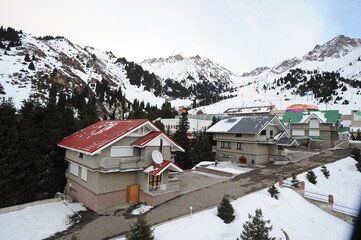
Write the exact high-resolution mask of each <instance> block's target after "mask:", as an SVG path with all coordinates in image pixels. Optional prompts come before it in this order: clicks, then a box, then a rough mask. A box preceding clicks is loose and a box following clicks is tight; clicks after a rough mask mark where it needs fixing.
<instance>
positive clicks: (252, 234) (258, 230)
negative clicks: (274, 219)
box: [237, 209, 276, 240]
mask: <svg viewBox="0 0 361 240" xmlns="http://www.w3.org/2000/svg"><path fill="white" fill-rule="evenodd" d="M248 218H249V221H247V222H245V223H244V224H243V231H242V233H241V236H240V238H241V240H256V239H257V240H275V239H276V238H274V237H270V236H269V232H270V231H271V230H272V226H267V225H268V224H270V223H271V221H270V220H264V219H263V215H262V210H261V209H256V212H255V215H254V216H252V215H250V214H248ZM237 240H239V238H237Z"/></svg>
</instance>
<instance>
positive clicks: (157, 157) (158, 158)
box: [152, 150, 163, 164]
mask: <svg viewBox="0 0 361 240" xmlns="http://www.w3.org/2000/svg"><path fill="white" fill-rule="evenodd" d="M152 159H153V162H155V163H156V164H162V162H163V156H162V154H161V153H160V152H159V151H158V150H154V151H153V152H152Z"/></svg>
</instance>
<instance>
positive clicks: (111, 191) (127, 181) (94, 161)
mask: <svg viewBox="0 0 361 240" xmlns="http://www.w3.org/2000/svg"><path fill="white" fill-rule="evenodd" d="M58 145H59V146H60V147H63V148H65V149H66V154H65V160H66V161H67V162H68V169H67V171H66V178H67V185H66V188H65V191H66V194H67V195H69V196H70V197H72V198H73V199H74V200H76V201H80V202H82V203H84V204H85V206H87V207H88V208H90V209H92V210H95V211H98V210H102V209H105V208H109V207H113V206H116V205H119V204H122V203H125V202H129V203H136V202H138V201H141V202H147V203H149V204H152V205H156V204H159V203H161V202H164V201H166V200H169V199H171V198H173V197H175V196H177V195H178V194H179V183H178V182H177V181H172V179H170V178H169V171H170V170H171V171H178V172H181V171H182V169H180V168H179V167H178V166H176V165H175V164H174V163H173V160H172V156H171V152H172V151H184V150H183V149H182V148H181V147H180V146H179V145H178V144H177V143H175V142H174V141H173V140H172V139H171V138H170V137H168V136H167V135H166V134H164V133H163V132H161V131H160V130H159V129H158V128H157V127H156V126H154V125H153V124H152V123H151V122H149V121H148V120H122V121H99V122H97V123H95V124H93V125H91V126H89V127H87V128H85V129H82V130H80V131H78V132H76V133H74V134H72V135H70V136H68V137H66V138H65V139H63V140H62V141H61V142H59V143H58ZM157 153H158V155H159V154H161V158H162V159H164V160H163V161H158V162H157V163H156V162H154V154H157ZM158 158H159V157H158ZM158 160H159V159H158Z"/></svg>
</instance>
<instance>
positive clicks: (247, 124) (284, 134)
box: [207, 115, 298, 164]
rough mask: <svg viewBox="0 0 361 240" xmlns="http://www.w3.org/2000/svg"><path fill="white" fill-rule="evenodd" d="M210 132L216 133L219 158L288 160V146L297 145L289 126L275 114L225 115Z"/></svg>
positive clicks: (260, 160)
mask: <svg viewBox="0 0 361 240" xmlns="http://www.w3.org/2000/svg"><path fill="white" fill-rule="evenodd" d="M207 132H210V133H213V139H214V140H215V141H216V142H217V145H216V146H215V151H216V159H217V160H219V161H233V162H241V163H247V164H265V163H267V162H268V161H274V160H286V159H287V157H286V153H285V147H291V146H297V145H298V143H297V141H295V140H294V139H291V138H290V135H289V132H288V130H287V129H286V128H285V126H284V125H283V124H282V122H281V121H280V120H279V119H278V118H277V117H276V116H273V115H259V116H243V117H231V118H224V119H222V120H221V121H219V122H218V123H216V124H215V125H214V126H212V127H211V128H209V129H208V130H207Z"/></svg>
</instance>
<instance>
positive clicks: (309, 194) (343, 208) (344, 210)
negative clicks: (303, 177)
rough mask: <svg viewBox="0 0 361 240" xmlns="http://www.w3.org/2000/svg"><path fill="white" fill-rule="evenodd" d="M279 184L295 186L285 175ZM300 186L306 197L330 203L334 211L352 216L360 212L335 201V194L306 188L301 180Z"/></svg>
mask: <svg viewBox="0 0 361 240" xmlns="http://www.w3.org/2000/svg"><path fill="white" fill-rule="evenodd" d="M279 186H280V187H290V188H293V186H292V181H290V180H288V179H283V177H280V179H279ZM299 188H300V189H301V190H303V192H302V193H303V194H302V193H301V194H302V195H303V197H304V198H308V199H312V200H315V201H319V202H324V203H328V204H330V206H331V209H332V211H334V212H339V213H343V214H345V215H348V216H352V217H357V216H358V213H359V210H358V209H355V208H353V207H350V206H347V205H344V204H341V203H334V196H333V195H327V194H322V193H317V192H312V191H308V190H305V183H304V182H303V181H301V182H300V184H299Z"/></svg>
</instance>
